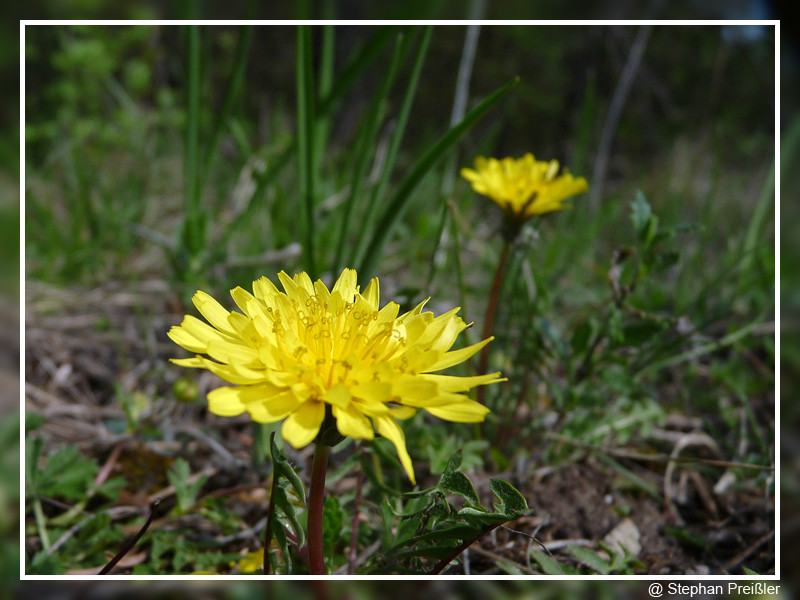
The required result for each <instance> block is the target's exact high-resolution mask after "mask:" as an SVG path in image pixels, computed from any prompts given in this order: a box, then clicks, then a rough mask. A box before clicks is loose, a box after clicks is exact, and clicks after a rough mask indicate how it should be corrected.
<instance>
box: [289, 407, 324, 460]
mask: <svg viewBox="0 0 800 600" xmlns="http://www.w3.org/2000/svg"><path fill="white" fill-rule="evenodd" d="M324 418H325V403H324V402H319V401H317V400H309V401H308V402H304V403H303V404H301V405H300V407H299V408H298V409H297V410H296V411H294V412H293V413H292V414H291V415H289V417H288V418H287V419H286V420H285V421H284V422H283V425H282V426H281V435H283V439H285V440H286V441H287V442H289V443H290V444H291V445H292V446H294V447H295V448H302V447H303V446H307V445H308V444H310V443H311V442H312V441H313V440H314V438H315V437H317V434H318V433H319V428H320V425H322V421H323V419H324Z"/></svg>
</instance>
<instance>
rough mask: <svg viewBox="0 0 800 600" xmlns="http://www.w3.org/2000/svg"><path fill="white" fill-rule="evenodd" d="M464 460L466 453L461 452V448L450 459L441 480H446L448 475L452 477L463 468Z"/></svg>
mask: <svg viewBox="0 0 800 600" xmlns="http://www.w3.org/2000/svg"><path fill="white" fill-rule="evenodd" d="M463 458H464V452H463V450H461V448H459V449H458V450H456V451H455V452H454V453H453V455H452V456H451V457H450V460H448V461H447V466H446V467H445V468H444V473H442V478H441V479H444V478H445V477H446V476H447V475H450V474H452V473H455V472H456V471H458V468H459V467H460V466H461V461H462V459H463ZM441 479H440V482H441Z"/></svg>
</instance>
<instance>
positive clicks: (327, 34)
mask: <svg viewBox="0 0 800 600" xmlns="http://www.w3.org/2000/svg"><path fill="white" fill-rule="evenodd" d="M334 32H335V28H334V26H333V25H325V26H323V27H322V51H321V54H320V66H319V83H318V84H317V96H318V97H319V98H326V97H327V96H328V95H330V93H331V88H332V87H333V58H334V39H335V37H334ZM316 127H317V132H316V135H315V136H314V157H315V158H316V161H317V162H316V165H315V166H314V170H315V172H316V173H320V172H321V169H322V160H323V157H324V156H325V147H326V146H327V143H328V134H329V133H330V129H331V116H330V113H328V114H319V115H317V125H316Z"/></svg>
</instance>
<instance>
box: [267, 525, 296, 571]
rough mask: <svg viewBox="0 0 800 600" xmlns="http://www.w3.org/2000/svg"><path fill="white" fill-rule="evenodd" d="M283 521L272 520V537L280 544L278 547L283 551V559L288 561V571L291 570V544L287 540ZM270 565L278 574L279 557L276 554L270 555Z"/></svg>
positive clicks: (271, 553)
mask: <svg viewBox="0 0 800 600" xmlns="http://www.w3.org/2000/svg"><path fill="white" fill-rule="evenodd" d="M284 527H286V525H284V523H283V521H282V520H281V519H278V518H273V519H272V535H273V536H275V541H277V542H278V547H279V548H280V549H281V554H282V555H283V559H284V560H285V561H286V565H287V568H288V569H291V564H290V556H291V555H290V554H289V542H288V540H287V538H286V531H285V530H284ZM269 564H270V566H271V567H272V571H273V573H277V572H278V556H277V555H276V553H274V552H270V553H269Z"/></svg>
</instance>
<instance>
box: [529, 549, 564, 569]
mask: <svg viewBox="0 0 800 600" xmlns="http://www.w3.org/2000/svg"><path fill="white" fill-rule="evenodd" d="M531 558H533V560H535V561H536V562H537V563H539V566H540V567H541V568H542V571H544V574H545V575H563V574H564V570H563V569H562V568H561V565H559V564H558V563H557V562H556V561H555V560H554V559H553V558H552V557H551V556H550V555H549V554H547V553H546V552H542V551H541V550H533V551H531Z"/></svg>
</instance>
